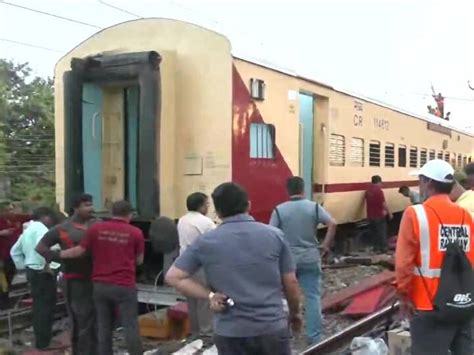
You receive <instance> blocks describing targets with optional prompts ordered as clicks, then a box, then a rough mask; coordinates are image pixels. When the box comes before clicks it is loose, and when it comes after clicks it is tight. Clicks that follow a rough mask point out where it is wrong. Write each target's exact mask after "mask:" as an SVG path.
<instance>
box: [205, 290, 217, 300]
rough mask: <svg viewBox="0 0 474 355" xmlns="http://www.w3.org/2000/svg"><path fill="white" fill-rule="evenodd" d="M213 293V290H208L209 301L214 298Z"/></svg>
mask: <svg viewBox="0 0 474 355" xmlns="http://www.w3.org/2000/svg"><path fill="white" fill-rule="evenodd" d="M214 295H215V293H214V292H212V291H211V292H209V296H207V297H208V298H209V301H212V299H213V298H214Z"/></svg>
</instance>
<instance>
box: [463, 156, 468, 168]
mask: <svg viewBox="0 0 474 355" xmlns="http://www.w3.org/2000/svg"><path fill="white" fill-rule="evenodd" d="M466 164H467V156H465V155H464V156H463V157H462V166H466Z"/></svg>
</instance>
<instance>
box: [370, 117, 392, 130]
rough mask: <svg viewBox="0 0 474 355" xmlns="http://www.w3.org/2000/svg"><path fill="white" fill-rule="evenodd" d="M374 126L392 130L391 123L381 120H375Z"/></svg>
mask: <svg viewBox="0 0 474 355" xmlns="http://www.w3.org/2000/svg"><path fill="white" fill-rule="evenodd" d="M374 126H375V128H378V129H383V130H385V131H388V130H389V129H390V122H389V121H388V120H384V119H381V118H374Z"/></svg>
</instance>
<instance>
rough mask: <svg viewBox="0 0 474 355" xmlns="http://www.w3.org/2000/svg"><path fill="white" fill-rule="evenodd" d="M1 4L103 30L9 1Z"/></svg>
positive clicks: (89, 24)
mask: <svg viewBox="0 0 474 355" xmlns="http://www.w3.org/2000/svg"><path fill="white" fill-rule="evenodd" d="M0 4H3V5H8V6H13V7H17V8H19V9H23V10H26V11H30V12H34V13H37V14H41V15H44V16H50V17H54V18H57V19H60V20H64V21H69V22H72V23H77V24H79V25H83V26H89V27H93V28H97V29H99V30H101V29H102V28H103V27H100V26H97V25H93V24H91V23H87V22H83V21H79V20H75V19H73V18H69V17H65V16H61V15H56V14H53V13H51V12H46V11H41V10H37V9H33V8H31V7H28V6H22V5H18V4H14V3H11V2H8V1H4V0H2V1H0Z"/></svg>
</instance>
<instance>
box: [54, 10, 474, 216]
mask: <svg viewBox="0 0 474 355" xmlns="http://www.w3.org/2000/svg"><path fill="white" fill-rule="evenodd" d="M55 95H56V97H55V107H56V109H55V110H56V112H55V115H56V181H57V185H56V186H57V187H56V188H57V201H58V203H59V204H60V205H61V206H62V208H63V209H65V210H67V209H68V208H69V207H70V206H69V205H68V204H69V201H70V197H71V196H72V195H73V194H74V193H76V192H78V191H87V192H89V193H91V194H92V195H93V196H94V204H95V208H96V210H97V211H105V210H106V209H107V208H108V207H109V206H110V203H111V202H112V201H114V200H117V199H121V198H127V199H128V200H130V201H131V202H132V204H133V206H134V207H135V209H136V210H137V214H138V219H139V220H142V221H151V220H152V219H153V218H155V217H156V216H158V215H164V216H168V217H171V218H178V217H179V216H180V215H182V214H183V213H184V212H185V203H184V202H185V199H186V196H187V195H188V194H189V193H191V192H194V191H202V192H205V193H208V194H209V193H211V192H212V190H213V188H214V187H215V186H216V185H218V184H220V183H222V182H225V181H234V182H236V183H239V184H241V185H243V186H244V187H245V188H246V189H247V191H248V192H249V196H250V200H251V202H252V210H251V213H252V215H253V216H254V217H255V218H256V219H258V220H261V221H267V220H268V218H269V215H270V213H271V211H272V209H273V207H274V206H275V205H276V204H278V203H280V202H282V201H284V200H285V199H287V194H286V190H285V181H286V179H287V178H288V177H290V176H292V175H301V176H302V177H303V178H304V180H305V182H306V188H307V191H306V192H305V193H306V195H307V197H308V198H311V199H314V200H317V201H319V202H321V203H323V204H324V206H325V207H326V208H327V209H328V210H329V211H330V212H331V214H332V215H333V216H334V217H335V218H336V220H337V221H338V223H341V224H343V223H350V222H355V221H358V220H361V219H363V218H364V213H365V209H364V199H363V191H364V190H365V189H366V188H367V186H368V182H369V180H370V177H371V176H372V175H374V174H378V175H381V176H382V177H383V179H384V188H385V191H386V197H387V200H388V203H389V207H390V208H391V210H393V211H394V212H397V211H402V210H403V209H404V208H405V207H406V205H407V203H408V201H407V200H406V199H404V198H403V197H402V196H401V195H399V194H398V188H399V187H400V186H402V185H408V186H415V185H416V184H417V182H416V181H415V180H413V178H410V177H409V172H410V171H411V170H414V169H416V168H418V167H420V166H421V165H423V164H424V163H425V162H426V161H427V160H430V159H434V158H442V159H446V160H447V161H449V162H450V163H452V164H453V165H455V166H457V167H460V166H462V165H463V164H465V163H466V162H468V161H471V155H472V152H473V142H474V140H473V136H472V135H470V134H469V133H468V132H465V131H462V130H460V129H456V128H455V127H453V126H451V125H449V124H448V123H447V122H446V121H441V120H440V119H438V118H435V117H434V116H428V115H427V116H426V117H422V116H418V115H413V114H410V113H409V112H405V111H404V110H401V109H397V108H394V107H390V106H387V105H384V104H381V103H378V102H375V101H373V100H369V99H367V98H364V97H361V96H357V95H353V94H350V93H348V92H345V91H343V90H338V89H336V88H334V87H332V86H330V85H326V84H323V83H319V82H317V81H316V80H313V79H310V78H305V77H302V76H300V75H298V74H296V73H294V72H291V71H288V70H284V69H281V68H278V67H276V66H273V65H270V64H268V63H267V62H261V61H257V60H250V59H249V58H240V57H237V56H233V55H232V52H231V44H230V42H229V40H228V39H227V38H226V37H224V36H223V35H221V34H218V33H215V32H213V31H210V30H208V29H205V28H202V27H199V26H196V25H193V24H190V23H186V22H181V21H176V20H170V19H155V18H151V19H140V20H136V21H130V22H126V23H121V24H118V25H115V26H112V27H110V28H107V29H105V30H102V31H100V32H98V33H96V34H95V35H93V36H92V37H90V38H89V39H87V40H86V41H84V42H82V43H81V44H79V45H78V46H76V47H75V48H74V49H72V50H71V51H70V52H69V53H68V54H66V55H65V56H64V57H63V58H61V59H60V61H59V62H58V63H57V65H56V68H55Z"/></svg>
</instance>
